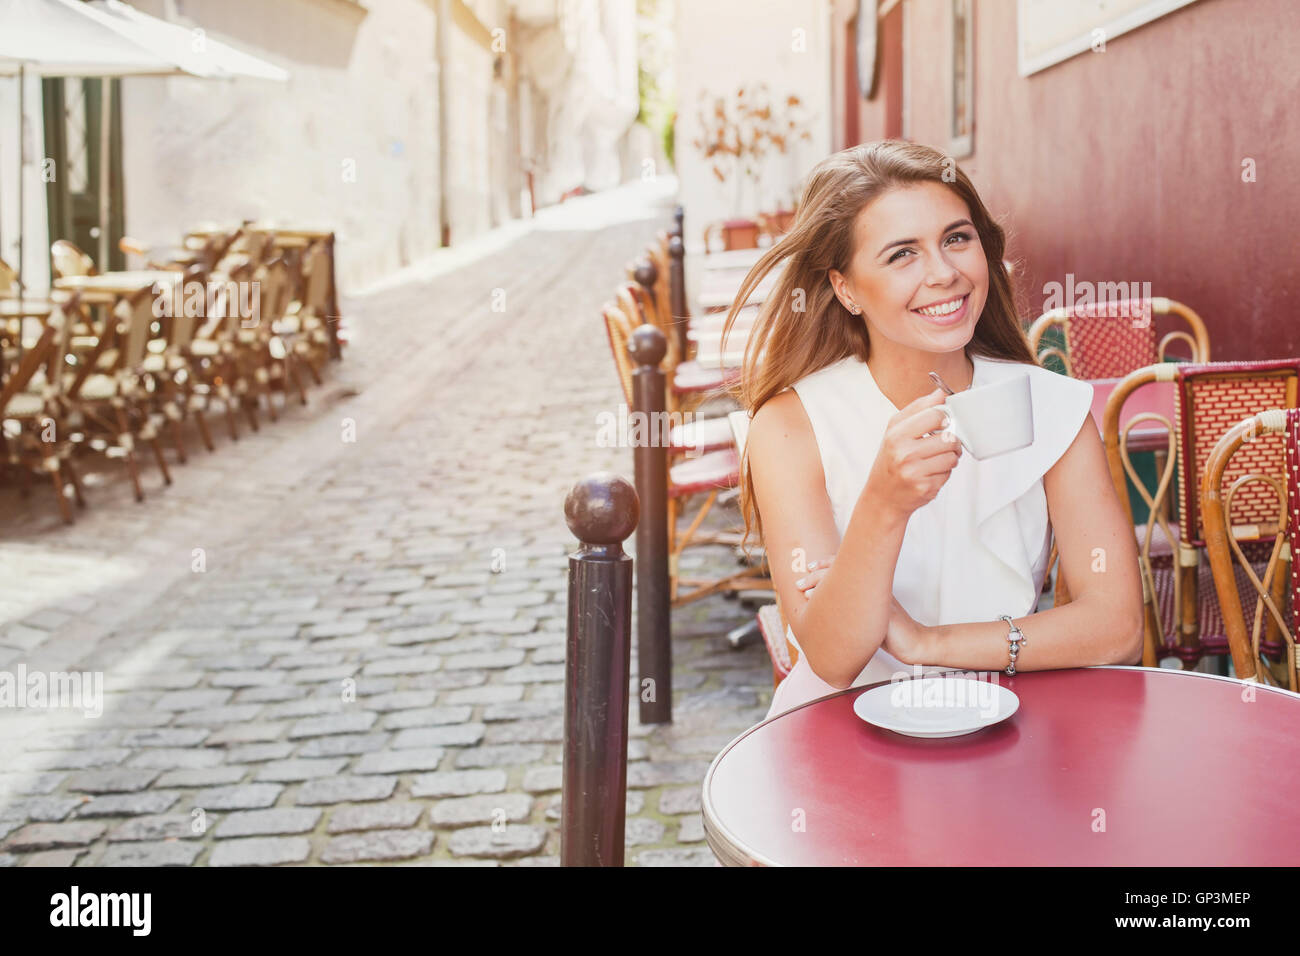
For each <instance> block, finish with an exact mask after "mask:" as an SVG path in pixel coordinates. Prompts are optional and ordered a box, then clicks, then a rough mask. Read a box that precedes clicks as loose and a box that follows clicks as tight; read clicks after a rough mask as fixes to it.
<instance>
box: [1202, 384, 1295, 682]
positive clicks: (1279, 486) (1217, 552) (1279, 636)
mask: <svg viewBox="0 0 1300 956" xmlns="http://www.w3.org/2000/svg"><path fill="white" fill-rule="evenodd" d="M1278 439H1280V442H1279V441H1278ZM1264 440H1267V444H1266V445H1265V444H1261V442H1262V441H1264ZM1279 444H1280V446H1281V447H1278V446H1279ZM1243 448H1248V449H1250V452H1251V453H1252V454H1251V455H1250V457H1251V458H1252V459H1253V461H1252V462H1251V464H1250V465H1248V466H1247V468H1248V470H1245V471H1241V470H1240V469H1234V468H1233V464H1234V462H1233V459H1234V457H1235V456H1236V455H1237V454H1238V453H1240V452H1241V450H1242V449H1243ZM1260 452H1262V453H1263V454H1260ZM1230 471H1232V472H1234V473H1236V472H1238V471H1241V473H1239V474H1236V477H1235V478H1233V479H1231V480H1230V481H1229V480H1228V478H1227V475H1228V473H1229V472H1230ZM1252 483H1253V484H1256V485H1258V486H1260V487H1259V491H1260V497H1261V499H1262V500H1267V501H1268V502H1269V503H1271V504H1272V505H1275V506H1276V510H1275V511H1274V513H1273V514H1272V515H1270V516H1268V517H1265V516H1264V515H1263V514H1262V513H1252V514H1249V515H1247V517H1248V518H1250V519H1251V523H1249V524H1246V525H1244V526H1243V525H1240V524H1237V523H1236V522H1235V521H1234V522H1233V523H1232V524H1231V525H1229V516H1230V515H1232V514H1233V513H1234V511H1235V510H1236V509H1235V508H1234V504H1235V499H1236V498H1237V496H1238V495H1242V496H1244V495H1245V494H1247V492H1245V491H1244V490H1243V489H1245V488H1246V487H1248V486H1250V485H1251V484H1252ZM1200 491H1201V507H1202V513H1203V518H1204V522H1205V538H1206V553H1207V554H1208V556H1209V559H1210V569H1211V571H1212V573H1213V576H1214V586H1215V589H1216V591H1217V592H1218V596H1219V605H1220V607H1222V609H1223V622H1224V625H1225V628H1226V630H1227V634H1228V646H1229V648H1230V650H1231V652H1232V662H1233V667H1234V669H1235V670H1236V673H1237V676H1238V677H1239V678H1241V679H1242V680H1249V681H1258V680H1261V679H1262V680H1263V681H1264V682H1266V683H1273V684H1282V685H1283V686H1285V687H1287V688H1288V689H1289V690H1292V691H1295V690H1297V689H1298V688H1297V674H1296V642H1295V638H1296V621H1295V615H1296V611H1297V608H1300V575H1297V574H1296V573H1295V571H1294V567H1293V563H1292V553H1293V549H1294V548H1295V546H1296V543H1297V541H1300V411H1298V410H1297V409H1295V408H1285V409H1284V408H1273V409H1269V410H1266V411H1263V412H1260V413H1258V414H1256V415H1253V416H1251V417H1250V418H1247V419H1245V420H1244V421H1242V422H1239V423H1238V424H1236V425H1234V426H1232V428H1230V429H1228V431H1227V432H1226V433H1225V434H1224V436H1223V437H1222V438H1220V439H1219V441H1218V442H1217V443H1216V444H1215V446H1214V448H1213V450H1212V451H1211V452H1210V458H1209V462H1208V463H1207V465H1206V469H1205V478H1204V481H1203V482H1202V483H1201V489H1200ZM1242 538H1246V539H1258V540H1260V541H1262V542H1264V543H1266V544H1268V548H1267V557H1266V559H1265V560H1264V561H1263V562H1262V563H1263V567H1262V570H1261V569H1260V562H1259V561H1258V560H1255V561H1252V560H1250V559H1248V558H1247V555H1246V554H1245V552H1244V551H1243V550H1242V547H1241V545H1240V544H1239V543H1238V542H1239V540H1240V539H1242ZM1270 539H1271V540H1270ZM1288 579H1289V583H1288ZM1246 598H1254V605H1253V608H1252V613H1251V619H1250V620H1249V621H1248V620H1247V618H1246V616H1245V615H1244V614H1243V605H1244V604H1245V599H1246ZM1248 626H1249V630H1248ZM1278 662H1283V665H1284V666H1283V668H1281V669H1284V670H1285V673H1284V674H1278V673H1277V672H1276V671H1277V669H1279V668H1277V667H1276V665H1277V664H1278ZM1261 663H1262V664H1263V666H1261Z"/></svg>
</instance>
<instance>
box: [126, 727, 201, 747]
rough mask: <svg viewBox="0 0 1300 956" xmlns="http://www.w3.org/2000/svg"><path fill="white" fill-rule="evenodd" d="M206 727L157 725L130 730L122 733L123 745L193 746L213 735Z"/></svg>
mask: <svg viewBox="0 0 1300 956" xmlns="http://www.w3.org/2000/svg"><path fill="white" fill-rule="evenodd" d="M211 734H212V731H211V730H210V729H208V728H206V727H157V728H150V729H147V730H129V731H127V732H126V733H125V734H123V735H122V746H123V747H193V746H195V745H196V744H200V743H202V742H203V740H204V738H206V737H209V736H211Z"/></svg>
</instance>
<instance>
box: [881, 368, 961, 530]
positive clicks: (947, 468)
mask: <svg viewBox="0 0 1300 956" xmlns="http://www.w3.org/2000/svg"><path fill="white" fill-rule="evenodd" d="M945 398H946V396H945V395H944V393H943V390H942V389H938V388H936V389H935V390H934V391H933V392H931V393H930V394H928V395H922V396H921V397H920V398H918V399H917V400H916V401H914V402H912V404H910V405H907V406H906V407H904V408H902V409H900V410H899V411H898V413H897V414H895V415H894V416H893V417H891V418H890V419H889V424H888V425H887V426H886V427H885V436H884V438H883V439H881V442H880V450H879V451H878V452H876V460H875V461H874V462H873V463H872V466H871V474H870V475H869V476H868V477H867V484H866V487H865V488H864V489H863V492H864V493H870V494H871V495H872V496H873V497H874V498H875V500H876V502H878V503H879V504H880V506H882V507H884V508H886V509H888V510H890V511H893V512H894V513H895V514H896V515H897V516H899V517H901V518H906V517H907V516H909V515H910V514H911V513H912V512H913V511H915V510H916V509H917V508H920V507H921V506H922V505H924V504H927V503H929V502H930V501H933V500H934V498H935V496H936V495H938V494H939V489H940V488H942V487H943V486H944V483H945V482H946V481H947V480H948V476H949V475H950V474H952V470H953V468H955V467H956V466H957V462H958V461H960V460H961V443H960V442H958V441H956V440H955V439H953V438H952V436H951V434H949V433H942V432H941V430H942V429H943V428H944V427H945V426H946V425H947V421H948V412H947V410H946V409H944V407H943V402H944V399H945Z"/></svg>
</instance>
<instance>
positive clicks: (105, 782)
mask: <svg viewBox="0 0 1300 956" xmlns="http://www.w3.org/2000/svg"><path fill="white" fill-rule="evenodd" d="M160 773H161V771H159V770H124V769H120V768H119V769H116V770H82V771H79V772H77V773H74V774H72V776H70V777H69V778H68V789H69V790H78V791H81V792H82V793H133V792H135V791H138V790H143V789H144V788H145V787H147V786H149V784H151V783H153V782H154V781H155V780H157V779H158V776H159V774H160Z"/></svg>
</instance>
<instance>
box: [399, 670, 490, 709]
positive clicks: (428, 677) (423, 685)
mask: <svg viewBox="0 0 1300 956" xmlns="http://www.w3.org/2000/svg"><path fill="white" fill-rule="evenodd" d="M487 678H488V675H487V671H432V672H430V673H428V674H415V675H408V676H406V677H405V678H403V683H404V684H405V685H406V688H407V689H408V690H455V689H459V688H463V687H478V686H480V685H482V684H486V683H487ZM439 699H441V696H440V698H439ZM443 702H444V703H446V701H443ZM465 703H469V702H468V701H466V702H465Z"/></svg>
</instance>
